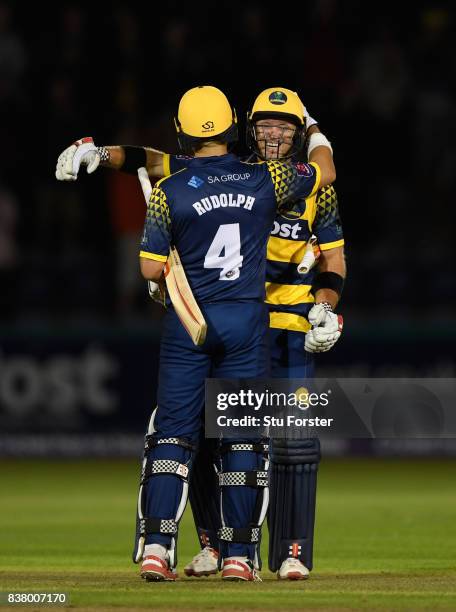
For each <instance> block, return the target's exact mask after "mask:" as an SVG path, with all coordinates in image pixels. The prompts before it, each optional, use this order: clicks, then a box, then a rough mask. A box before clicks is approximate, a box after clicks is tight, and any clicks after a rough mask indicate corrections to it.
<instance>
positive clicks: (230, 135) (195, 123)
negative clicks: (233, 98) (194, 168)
mask: <svg viewBox="0 0 456 612" xmlns="http://www.w3.org/2000/svg"><path fill="white" fill-rule="evenodd" d="M174 122H175V125H176V130H177V139H178V141H179V145H180V147H181V148H182V149H184V150H185V149H186V150H188V149H189V148H190V149H194V148H195V146H197V145H198V143H200V142H201V141H204V140H220V141H222V142H226V143H231V142H235V141H237V138H238V135H237V118H236V111H235V110H234V109H233V108H231V105H230V103H229V102H228V98H227V97H226V96H225V94H224V93H223V92H222V91H220V89H217V87H212V86H211V85H200V86H199V87H193V89H189V90H188V91H186V92H185V93H184V95H183V96H182V98H181V100H180V102H179V109H178V113H177V118H175V119H174Z"/></svg>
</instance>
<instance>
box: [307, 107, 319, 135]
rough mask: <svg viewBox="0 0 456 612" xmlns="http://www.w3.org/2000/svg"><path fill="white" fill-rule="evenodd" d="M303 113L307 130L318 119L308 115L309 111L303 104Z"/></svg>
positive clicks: (315, 123)
mask: <svg viewBox="0 0 456 612" xmlns="http://www.w3.org/2000/svg"><path fill="white" fill-rule="evenodd" d="M303 114H304V117H305V119H306V130H308V129H309V128H310V127H312V126H313V125H318V121H317V120H316V119H314V118H313V117H311V116H310V115H309V111H308V110H307V108H306V107H305V106H303Z"/></svg>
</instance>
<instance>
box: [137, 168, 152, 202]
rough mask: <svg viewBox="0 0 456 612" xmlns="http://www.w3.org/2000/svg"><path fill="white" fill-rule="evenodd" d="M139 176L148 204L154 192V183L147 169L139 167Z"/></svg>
mask: <svg viewBox="0 0 456 612" xmlns="http://www.w3.org/2000/svg"><path fill="white" fill-rule="evenodd" d="M138 178H139V182H140V183H141V188H142V190H143V194H144V199H145V200H146V204H149V200H150V194H151V193H152V185H151V183H150V180H149V175H148V174H147V170H146V169H145V168H144V167H142V168H138Z"/></svg>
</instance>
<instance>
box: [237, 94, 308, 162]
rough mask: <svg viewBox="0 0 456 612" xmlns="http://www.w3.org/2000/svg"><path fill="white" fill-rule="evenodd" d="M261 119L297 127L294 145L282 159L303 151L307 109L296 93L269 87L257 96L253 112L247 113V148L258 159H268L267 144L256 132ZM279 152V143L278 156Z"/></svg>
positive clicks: (278, 147) (278, 146)
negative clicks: (281, 121) (256, 123)
mask: <svg viewBox="0 0 456 612" xmlns="http://www.w3.org/2000/svg"><path fill="white" fill-rule="evenodd" d="M260 119H282V120H284V121H289V122H290V123H293V124H294V125H295V126H296V130H295V133H294V136H293V144H292V146H291V147H290V149H289V151H288V153H287V154H286V155H285V156H283V157H281V158H280V159H283V160H285V159H289V158H290V157H293V156H294V155H297V154H298V153H299V152H300V151H301V150H302V149H303V147H304V144H305V140H306V116H305V107H304V104H303V103H302V102H301V100H300V98H299V96H298V94H297V93H296V92H295V91H291V89H286V88H285V87H269V88H268V89H265V90H264V91H262V92H261V93H260V94H259V95H258V96H257V98H256V100H255V102H254V103H253V106H252V110H250V111H249V112H248V113H247V146H248V147H249V149H251V150H252V151H253V152H254V153H255V154H256V155H257V156H258V157H260V158H261V159H266V142H265V141H264V140H260V139H259V137H258V135H257V133H256V130H255V122H256V121H259V120H260ZM261 143H262V144H261ZM279 150H280V142H278V143H277V156H278V155H279Z"/></svg>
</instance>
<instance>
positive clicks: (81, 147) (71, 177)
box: [55, 137, 169, 181]
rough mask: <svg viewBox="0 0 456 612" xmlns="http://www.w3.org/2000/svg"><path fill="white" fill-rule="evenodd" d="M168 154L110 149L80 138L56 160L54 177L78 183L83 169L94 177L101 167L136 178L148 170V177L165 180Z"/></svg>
mask: <svg viewBox="0 0 456 612" xmlns="http://www.w3.org/2000/svg"><path fill="white" fill-rule="evenodd" d="M167 157H168V156H167V154H165V153H163V152H162V151H158V150H157V149H153V148H152V147H132V146H126V145H109V146H102V147H97V146H96V144H95V143H94V141H93V138H91V137H86V138H81V139H80V140H77V141H76V142H74V143H73V144H72V145H71V146H70V147H68V148H66V149H65V150H64V151H63V152H62V153H61V154H60V155H59V158H58V160H57V167H56V172H55V176H56V178H57V180H59V181H75V180H77V178H78V174H79V169H80V167H81V165H85V166H87V173H88V174H92V172H95V170H96V169H97V168H98V166H99V165H101V166H104V167H106V168H112V169H113V170H122V171H123V172H128V173H131V174H136V172H137V169H138V168H141V167H145V168H146V169H147V173H148V175H149V176H153V177H162V176H165V174H169V168H168V169H167V168H166V167H165V165H166V163H167V162H166V158H167Z"/></svg>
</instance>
